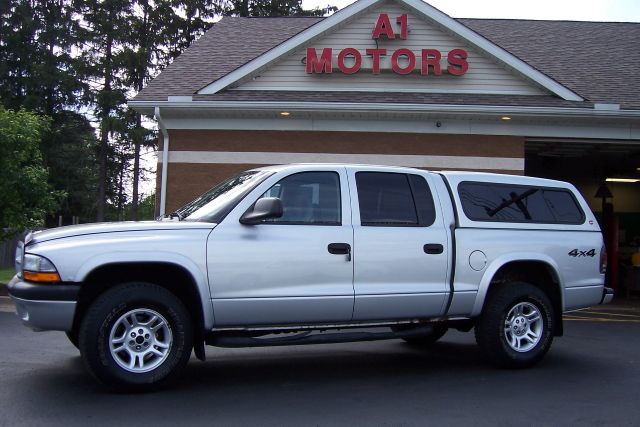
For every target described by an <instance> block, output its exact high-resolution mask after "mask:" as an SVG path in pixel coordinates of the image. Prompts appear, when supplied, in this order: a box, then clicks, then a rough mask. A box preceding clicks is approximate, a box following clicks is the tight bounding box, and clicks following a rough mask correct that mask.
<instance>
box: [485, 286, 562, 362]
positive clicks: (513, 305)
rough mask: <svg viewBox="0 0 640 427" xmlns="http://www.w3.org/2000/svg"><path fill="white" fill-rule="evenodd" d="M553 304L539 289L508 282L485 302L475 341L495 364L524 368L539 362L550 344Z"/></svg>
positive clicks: (551, 339) (552, 325) (552, 326)
mask: <svg viewBox="0 0 640 427" xmlns="http://www.w3.org/2000/svg"><path fill="white" fill-rule="evenodd" d="M553 322H554V313H553V306H552V305H551V301H549V298H548V297H547V295H546V294H545V293H544V292H542V291H541V290H540V289H539V288H537V287H535V286H533V285H531V284H528V283H523V282H511V283H507V284H505V285H503V286H501V287H500V288H498V289H496V290H495V291H494V292H493V293H491V295H490V296H489V297H488V298H487V300H486V301H485V307H484V309H483V312H482V316H481V317H480V319H479V320H478V322H477V324H476V330H475V334H476V341H477V343H478V345H479V347H480V349H481V351H482V353H483V354H484V356H485V357H486V358H487V359H488V360H489V361H490V362H491V363H493V364H494V365H496V366H499V367H505V368H526V367H529V366H532V365H534V364H536V363H538V362H539V361H540V360H541V359H542V358H543V357H544V355H545V354H546V353H547V351H548V350H549V348H550V347H551V342H552V341H553V328H554V323H553Z"/></svg>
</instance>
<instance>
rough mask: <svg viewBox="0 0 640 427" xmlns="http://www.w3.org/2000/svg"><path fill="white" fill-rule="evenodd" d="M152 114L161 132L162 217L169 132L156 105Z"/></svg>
mask: <svg viewBox="0 0 640 427" xmlns="http://www.w3.org/2000/svg"><path fill="white" fill-rule="evenodd" d="M154 116H155V118H156V120H157V121H158V127H159V128H160V131H161V132H162V136H163V142H162V176H161V177H160V179H161V181H160V216H161V217H163V216H164V215H165V209H166V206H167V167H168V164H169V132H168V131H167V127H166V126H165V124H164V122H163V121H162V116H160V107H156V108H155V110H154Z"/></svg>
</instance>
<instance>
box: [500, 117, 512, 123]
mask: <svg viewBox="0 0 640 427" xmlns="http://www.w3.org/2000/svg"><path fill="white" fill-rule="evenodd" d="M500 120H503V121H505V122H508V121H509V120H511V117H509V116H502V117H500Z"/></svg>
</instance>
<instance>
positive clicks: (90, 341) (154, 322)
mask: <svg viewBox="0 0 640 427" xmlns="http://www.w3.org/2000/svg"><path fill="white" fill-rule="evenodd" d="M191 329H192V328H191V323H190V318H189V315H188V313H187V311H186V309H185V307H184V305H183V304H182V302H181V301H180V300H179V299H178V298H177V297H176V296H175V295H174V294H172V293H171V292H169V291H168V290H167V289H164V288H162V287H160V286H157V285H154V284H151V283H144V282H136V283H126V284H122V285H119V286H116V287H115V288H112V289H110V290H108V291H107V292H105V293H104V294H102V295H101V296H100V297H98V299H97V300H96V301H95V302H94V303H93V304H92V305H91V307H90V308H89V310H88V311H87V314H86V315H85V317H84V319H83V321H82V324H81V326H80V333H79V345H80V353H81V355H82V358H83V360H84V362H85V365H86V366H87V368H88V369H89V371H90V372H91V373H92V374H93V375H94V376H95V377H96V378H97V379H98V380H100V381H101V382H103V383H104V384H106V385H108V386H111V387H113V388H115V389H118V390H122V391H142V390H147V389H150V388H152V387H154V386H157V385H159V384H160V383H163V382H165V381H167V380H169V379H170V378H172V377H174V376H175V375H176V373H177V372H178V371H179V370H180V369H181V368H182V367H184V365H186V363H187V361H188V360H189V356H190V355H191V348H192V346H193V335H192V330H191Z"/></svg>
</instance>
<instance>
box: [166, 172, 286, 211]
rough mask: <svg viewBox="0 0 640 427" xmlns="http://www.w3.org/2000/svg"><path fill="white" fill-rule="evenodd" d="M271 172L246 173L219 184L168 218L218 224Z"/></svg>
mask: <svg viewBox="0 0 640 427" xmlns="http://www.w3.org/2000/svg"><path fill="white" fill-rule="evenodd" d="M272 173H273V172H269V171H248V172H242V173H241V174H238V175H236V176H234V177H231V178H229V179H227V180H226V181H223V182H221V183H220V184H218V185H216V186H215V187H213V188H212V189H211V190H209V191H207V192H206V193H204V194H203V195H202V196H200V197H198V198H196V199H195V200H193V201H192V202H190V203H188V204H187V205H185V206H183V207H181V208H180V209H178V210H177V211H175V212H174V213H172V214H171V215H170V216H177V217H178V218H180V219H187V220H189V221H205V222H216V223H217V222H220V221H222V219H224V217H225V216H226V215H227V214H228V213H229V212H230V211H231V209H233V208H234V207H235V205H236V204H237V203H238V202H239V201H240V200H242V199H243V198H244V196H246V195H247V194H248V193H249V192H250V191H251V190H252V189H253V188H255V186H256V185H258V184H259V183H261V182H262V181H263V180H264V179H265V178H267V177H268V176H269V175H271V174H272Z"/></svg>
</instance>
